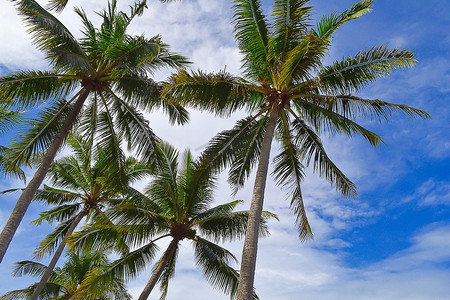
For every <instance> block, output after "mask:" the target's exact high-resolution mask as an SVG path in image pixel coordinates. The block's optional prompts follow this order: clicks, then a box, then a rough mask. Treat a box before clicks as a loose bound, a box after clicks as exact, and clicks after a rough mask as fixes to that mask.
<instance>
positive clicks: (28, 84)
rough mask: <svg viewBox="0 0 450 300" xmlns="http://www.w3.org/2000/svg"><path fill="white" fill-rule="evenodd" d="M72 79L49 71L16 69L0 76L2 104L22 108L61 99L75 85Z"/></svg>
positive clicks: (17, 108)
mask: <svg viewBox="0 0 450 300" xmlns="http://www.w3.org/2000/svg"><path fill="white" fill-rule="evenodd" d="M74 79H75V78H70V77H69V76H67V77H66V76H61V75H60V74H58V73H55V72H50V71H18V72H15V73H12V74H10V75H8V76H3V77H0V96H1V99H2V100H1V101H2V106H4V105H5V106H9V107H10V108H12V109H16V110H23V109H29V108H34V107H37V106H39V105H41V104H42V103H44V102H45V101H47V102H55V101H61V99H64V98H66V96H67V95H69V93H70V92H72V91H73V90H74V88H75V87H76V86H77V82H76V80H74Z"/></svg>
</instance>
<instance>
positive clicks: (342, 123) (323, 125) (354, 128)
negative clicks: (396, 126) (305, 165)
mask: <svg viewBox="0 0 450 300" xmlns="http://www.w3.org/2000/svg"><path fill="white" fill-rule="evenodd" d="M294 104H295V106H296V108H297V109H298V111H299V112H300V114H301V115H302V117H303V119H304V120H306V121H307V122H308V123H309V124H311V125H312V126H313V127H314V129H315V130H316V131H317V132H319V133H320V132H324V131H325V132H328V133H330V134H336V133H339V134H345V135H347V136H349V137H351V136H353V135H354V134H358V135H361V136H362V137H364V139H366V141H368V142H369V143H370V145H372V146H374V147H376V146H378V145H379V144H380V143H381V142H383V139H382V137H381V136H379V135H378V134H376V133H374V132H372V131H370V130H368V129H366V128H364V127H362V126H361V125H359V124H358V123H356V122H354V121H352V120H350V119H348V118H346V117H344V116H342V115H340V114H338V113H335V112H333V111H331V110H329V109H325V108H322V107H320V106H318V105H314V104H311V103H310V102H302V101H296V102H294Z"/></svg>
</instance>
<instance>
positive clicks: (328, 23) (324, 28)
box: [313, 0, 373, 40]
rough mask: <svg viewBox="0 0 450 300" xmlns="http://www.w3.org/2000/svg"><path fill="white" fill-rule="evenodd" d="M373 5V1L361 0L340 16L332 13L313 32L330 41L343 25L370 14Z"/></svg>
mask: <svg viewBox="0 0 450 300" xmlns="http://www.w3.org/2000/svg"><path fill="white" fill-rule="evenodd" d="M372 4H373V0H361V1H358V2H357V3H355V4H354V5H353V6H352V7H351V8H349V9H347V10H346V11H344V12H342V13H341V14H339V15H337V14H336V13H332V14H330V15H328V16H325V17H323V18H322V19H321V20H320V21H319V22H318V23H317V29H316V30H313V33H314V34H315V35H316V36H317V37H319V38H321V39H324V40H330V39H331V36H332V35H333V33H334V32H335V31H336V30H337V29H338V28H339V27H340V26H341V25H342V24H344V23H346V22H348V21H350V20H353V19H356V18H359V17H361V16H362V15H364V14H366V13H368V12H370V11H371V7H372Z"/></svg>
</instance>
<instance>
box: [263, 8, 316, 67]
mask: <svg viewBox="0 0 450 300" xmlns="http://www.w3.org/2000/svg"><path fill="white" fill-rule="evenodd" d="M308 2H309V0H276V1H274V3H273V10H272V13H271V16H272V20H273V26H272V31H273V34H272V35H273V37H271V38H270V39H269V51H270V54H269V55H270V57H271V58H272V57H273V58H275V59H277V62H276V64H278V63H280V62H282V61H284V58H285V56H286V53H288V52H289V51H291V50H292V49H293V48H294V47H296V45H297V42H298V41H299V40H300V39H301V38H303V37H304V36H305V34H306V32H307V30H308V28H309V24H308V23H309V22H308V21H309V18H310V13H311V8H312V7H311V6H308V5H307V3H308Z"/></svg>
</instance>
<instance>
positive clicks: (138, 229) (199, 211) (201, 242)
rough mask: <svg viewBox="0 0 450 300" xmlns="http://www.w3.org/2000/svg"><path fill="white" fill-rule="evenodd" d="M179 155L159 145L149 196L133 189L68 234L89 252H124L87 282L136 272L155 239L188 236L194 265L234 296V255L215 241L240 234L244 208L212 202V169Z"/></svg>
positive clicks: (169, 271) (169, 272)
mask: <svg viewBox="0 0 450 300" xmlns="http://www.w3.org/2000/svg"><path fill="white" fill-rule="evenodd" d="M178 156H179V155H178V152H177V151H176V150H175V149H173V148H172V147H171V146H169V145H167V144H163V145H161V147H160V151H159V152H158V158H159V160H158V164H156V169H155V172H154V174H153V176H154V179H153V180H152V182H151V183H150V185H149V186H148V188H147V192H146V194H147V195H148V196H144V195H143V194H140V193H139V192H137V191H136V192H135V193H134V194H133V196H132V197H131V198H130V199H129V200H128V201H127V202H124V203H122V204H121V205H119V206H118V207H116V208H112V209H111V210H109V211H107V212H105V216H106V217H107V218H104V219H101V218H97V219H96V222H95V223H92V224H90V225H88V226H86V227H85V228H84V229H83V230H82V231H80V232H79V233H77V234H75V235H74V236H73V238H72V239H71V242H72V244H73V245H74V246H75V247H81V248H83V249H89V250H91V251H92V250H95V249H98V248H100V247H108V248H111V249H115V250H116V251H117V252H119V253H122V254H123V257H122V258H120V259H119V260H118V261H116V262H114V263H113V264H112V265H111V266H109V267H107V268H105V270H104V272H101V273H100V274H99V277H95V276H93V277H92V278H91V279H90V283H94V284H99V282H105V283H106V282H108V280H109V278H110V277H109V276H112V275H113V274H114V275H117V274H121V275H120V276H123V277H124V278H126V277H134V276H136V275H137V273H138V272H139V271H141V270H142V269H143V268H145V267H146V266H147V264H148V263H149V262H150V261H152V260H153V259H154V258H155V256H156V253H157V250H158V247H157V245H156V243H155V242H156V241H157V240H159V239H161V238H164V237H171V238H172V239H173V240H176V241H177V242H178V241H181V240H183V239H188V240H190V241H191V242H192V243H193V245H194V251H195V259H196V264H197V266H198V267H199V268H200V269H201V270H202V272H203V274H204V276H205V278H206V279H207V280H208V281H209V282H210V283H211V284H212V285H213V286H214V287H216V288H218V289H220V290H222V291H224V292H225V293H227V294H230V295H231V296H234V295H235V292H236V288H237V282H238V273H237V272H236V271H235V270H234V269H233V268H232V267H231V266H229V264H230V263H231V262H235V261H236V258H235V257H234V256H233V254H231V253H230V252H229V251H228V250H226V249H224V248H222V247H220V246H219V245H217V244H216V243H217V242H221V241H222V242H223V241H233V240H235V239H239V238H241V237H242V236H243V235H244V234H245V228H246V223H247V218H248V212H246V211H240V212H234V211H233V210H234V208H235V207H236V205H237V204H239V203H240V202H241V201H233V202H230V203H225V204H222V205H218V206H214V207H211V204H212V201H213V191H214V188H215V181H216V176H217V171H216V170H215V169H213V168H210V167H208V166H206V165H205V164H202V163H200V161H199V160H195V159H194V158H193V157H192V154H191V153H190V152H189V151H188V152H186V153H185V154H184V156H183V159H182V163H181V164H180V163H179V159H178ZM269 217H276V216H274V215H273V214H270V213H268V212H264V215H263V218H262V219H261V222H260V227H261V235H262V236H264V235H267V234H268V228H267V225H266V222H267V219H268V218H269ZM111 221H112V222H113V224H111ZM132 249H136V250H133V251H131V250H132ZM177 253H178V246H177V248H176V250H175V251H174V253H173V254H172V256H171V258H170V260H169V263H168V264H167V266H166V267H165V268H164V271H163V273H162V275H161V278H160V283H161V290H162V292H163V294H162V298H165V296H166V295H167V287H168V281H169V279H170V278H171V277H172V276H173V274H174V271H175V262H176V257H177Z"/></svg>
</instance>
